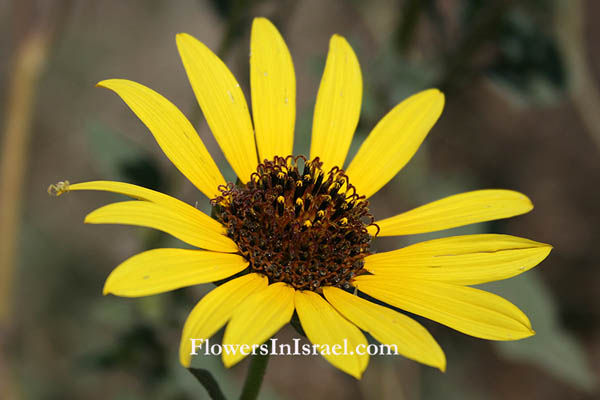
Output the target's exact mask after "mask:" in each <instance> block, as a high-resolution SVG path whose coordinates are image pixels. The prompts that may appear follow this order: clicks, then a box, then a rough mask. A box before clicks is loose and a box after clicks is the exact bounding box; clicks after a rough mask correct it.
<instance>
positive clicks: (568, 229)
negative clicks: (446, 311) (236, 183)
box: [0, 0, 600, 400]
mask: <svg viewBox="0 0 600 400" xmlns="http://www.w3.org/2000/svg"><path fill="white" fill-rule="evenodd" d="M255 16H265V17H268V18H270V19H271V20H272V21H274V22H275V24H276V25H277V26H278V28H279V29H280V31H281V33H282V35H283V36H284V38H285V39H286V41H287V44H288V46H289V48H290V51H291V54H292V57H293V60H294V64H295V68H296V75H297V86H298V89H297V104H298V112H297V123H296V142H295V152H296V153H297V154H308V149H309V136H310V128H311V124H312V111H313V107H314V101H315V96H316V93H317V89H318V84H319V81H320V76H321V73H322V70H323V66H324V63H325V57H326V53H327V48H328V41H329V38H330V36H331V35H332V34H333V33H339V34H341V35H343V36H345V37H347V38H348V40H349V41H350V43H351V44H352V46H353V48H354V49H355V51H356V53H357V55H358V58H359V60H360V62H361V67H362V71H363V77H364V78H363V80H364V86H365V88H364V100H363V110H362V116H361V120H360V124H359V127H358V131H357V134H356V137H355V143H353V146H352V152H355V151H356V149H357V147H358V145H359V144H360V143H361V141H362V140H363V139H364V137H365V136H366V134H367V133H368V132H369V130H370V129H371V128H372V127H373V126H374V124H375V123H376V122H377V121H378V120H379V119H380V118H381V117H382V116H383V115H384V114H385V113H386V112H387V111H389V110H390V109H391V108H392V107H393V106H394V105H395V104H397V103H398V102H400V101H401V100H402V99H404V98H406V97H407V96H408V95H410V94H412V93H414V92H416V91H418V90H421V89H424V88H428V87H439V88H441V89H442V90H444V92H445V93H446V104H447V105H446V108H445V110H444V113H443V115H442V117H441V119H440V121H439V122H438V123H437V125H436V126H435V127H434V129H433V130H432V132H431V133H430V135H429V137H428V139H427V140H426V141H425V144H424V145H423V146H422V147H421V149H420V150H419V152H418V153H417V155H416V156H415V158H414V159H413V160H412V161H411V163H410V164H409V165H408V166H407V167H406V168H405V169H404V170H403V171H402V172H401V173H400V174H399V175H398V176H397V177H396V178H395V179H394V180H393V181H391V183H390V184H388V185H387V186H386V187H385V188H384V189H383V190H382V191H380V192H379V193H378V194H377V195H376V196H374V197H373V199H372V210H374V213H375V216H376V217H377V218H382V217H387V216H391V215H393V214H395V213H398V212H400V211H403V210H408V209H410V208H412V207H415V206H417V205H420V204H423V203H425V202H428V201H432V200H436V199H438V198H441V197H444V196H447V195H451V194H455V193H459V192H463V191H467V190H474V189H483V188H506V189H515V190H518V191H521V192H523V193H525V194H527V195H528V196H530V197H531V199H532V200H533V202H534V204H535V209H534V211H532V212H531V213H529V214H527V215H524V216H521V217H518V218H513V219H509V220H504V221H498V222H493V223H487V224H478V225H474V226H471V227H468V228H465V229H454V230H452V231H449V232H441V233H438V234H436V235H419V236H415V237H410V238H392V239H389V238H388V239H386V240H380V241H378V242H377V244H376V248H377V249H378V250H379V251H384V250H389V249H392V248H394V247H398V246H402V245H405V244H407V243H411V242H414V241H420V240H424V239H429V238H432V237H438V236H445V235H448V234H463V233H473V232H496V233H507V234H513V235H517V236H523V237H527V238H531V239H534V240H537V241H541V242H547V243H551V244H552V245H554V247H555V249H554V251H553V252H552V254H551V255H550V257H549V258H548V259H547V260H546V261H544V262H543V263H542V264H541V265H540V266H539V267H538V268H536V269H535V270H533V271H531V272H529V273H527V274H525V275H523V276H520V277H517V278H514V279H511V280H508V281H503V282H498V283H495V284H493V285H485V288H486V289H488V290H491V291H494V292H496V293H499V294H501V295H503V296H505V297H506V298H508V299H509V300H511V301H512V302H514V303H515V304H516V305H518V306H519V307H520V308H521V309H523V310H524V311H525V312H526V313H527V314H528V316H529V317H530V319H531V321H532V324H533V327H534V329H535V330H536V331H537V335H536V336H534V337H532V338H529V339H526V340H523V341H519V342H509V343H493V342H487V341H483V340H479V339H475V338H471V337H468V336H465V335H463V334H460V333H457V332H455V331H452V330H451V329H449V328H446V327H444V326H441V325H439V324H435V323H431V322H429V321H423V320H422V319H420V321H422V322H423V323H424V324H425V325H426V326H427V327H428V328H429V329H430V331H431V332H432V333H433V335H434V336H435V337H436V338H437V339H438V341H439V342H440V344H441V345H442V347H443V348H444V350H445V351H446V354H447V358H448V370H447V372H446V373H440V372H439V371H437V370H434V369H431V368H428V367H424V366H421V365H419V364H417V363H414V362H411V361H407V360H405V359H403V358H402V357H384V356H380V357H372V358H371V361H370V365H369V367H368V369H367V371H366V373H365V374H364V377H363V379H362V380H361V381H356V380H354V379H353V378H351V377H350V376H348V375H345V374H343V373H342V372H340V371H339V370H337V369H335V368H333V367H331V366H330V365H329V364H328V363H326V362H325V361H324V359H322V358H319V357H271V361H270V365H269V368H268V369H267V374H266V378H265V384H264V391H263V396H262V398H265V399H306V398H313V399H333V398H344V399H451V400H452V399H457V400H458V399H461V400H463V399H466V400H470V399H528V400H531V399H597V398H600V397H599V396H600V391H599V389H598V376H599V373H600V291H599V290H598V288H599V287H600V268H599V267H600V265H599V261H598V260H599V259H600V246H599V245H598V239H600V208H599V205H600V189H599V188H598V184H599V183H600V157H599V154H600V94H599V93H600V92H599V86H598V85H599V79H600V25H598V24H595V21H596V20H597V17H598V16H600V2H597V1H592V0H588V1H584V0H526V1H518V2H517V1H508V0H489V1H484V0H421V1H419V0H396V1H392V0H377V1H369V2H364V1H358V0H355V1H343V0H332V1H319V0H306V1H293V0H287V1H285V0H284V1H275V0H247V1H243V0H226V1H218V0H212V1H211V0H180V1H167V0H144V1H143V0H135V1H134V0H130V1H103V2H99V1H85V0H55V1H44V0H39V1H35V0H14V1H10V0H0V31H1V34H0V94H1V95H0V129H1V133H0V135H1V136H0V140H1V141H0V154H1V157H2V158H1V161H0V218H1V219H0V398H1V399H107V398H108V399H128V400H129V399H132V400H133V399H198V398H200V399H202V398H208V397H207V395H206V392H205V391H204V389H203V388H202V387H201V386H200V385H199V384H198V382H196V381H195V379H194V378H193V377H192V375H191V374H190V373H189V372H188V371H187V370H186V369H184V368H182V367H181V366H180V365H179V363H178V360H177V350H178V346H179V337H180V332H181V329H182V327H183V323H184V321H185V318H186V316H187V313H188V312H189V311H190V310H191V309H192V307H193V306H194V304H195V303H196V302H197V301H198V299H199V298H200V297H201V296H202V295H203V294H204V293H206V292H207V291H208V290H209V289H210V288H211V285H203V286H199V287H192V288H187V289H182V290H178V291H176V292H173V293H169V294H163V295H157V296H152V297H148V298H139V299H124V298H117V297H113V296H107V297H104V296H102V286H103V284H104V280H105V278H106V277H107V276H108V274H109V273H110V271H111V270H112V269H113V268H114V267H115V266H116V265H118V264H119V263H120V262H121V261H123V260H125V259H126V258H128V257H130V256H131V255H133V254H135V253H138V252H140V251H143V250H145V249H149V248H155V247H159V246H181V245H182V244H181V243H178V242H177V241H175V240H174V239H172V238H170V237H167V236H166V235H162V234H159V233H156V232H151V231H149V230H147V229H142V228H134V227H126V226H91V225H84V224H83V218H84V216H85V215H86V214H87V213H88V212H89V211H91V210H93V209H95V208H96V207H98V206H100V205H103V204H106V203H108V202H111V201H113V200H115V198H116V196H113V195H109V194H105V193H97V192H90V193H83V192H78V193H70V194H67V195H64V196H61V197H60V198H55V197H50V196H48V195H47V193H46V188H47V187H48V185H49V184H51V183H55V182H57V181H59V180H65V179H68V180H70V181H71V182H79V181H86V180H95V179H114V180H122V181H127V182H131V183H136V184H139V185H142V186H146V187H150V188H154V189H157V190H161V191H164V192H166V193H169V194H171V195H174V196H176V197H179V198H181V199H184V200H185V201H187V202H189V203H191V204H196V202H198V207H199V208H201V209H203V210H206V211H209V209H208V201H207V199H206V198H204V197H203V195H201V194H200V193H198V192H196V191H195V190H194V189H193V187H192V185H191V184H189V183H188V182H187V181H186V180H185V179H184V178H183V177H182V176H181V175H180V174H179V172H178V171H177V170H176V169H175V168H174V167H173V166H172V165H170V163H169V162H168V160H167V159H166V157H165V156H164V155H163V154H162V152H161V151H160V149H159V147H158V146H157V145H156V143H155V142H154V140H153V138H152V137H151V135H150V134H149V133H148V131H147V130H146V128H145V127H144V126H143V125H142V124H141V123H140V122H139V121H138V120H137V119H136V117H135V116H134V115H133V114H132V113H131V112H130V111H129V109H128V108H127V107H126V106H125V105H124V104H123V103H122V102H121V101H120V100H119V99H118V98H117V97H116V96H115V95H114V94H111V93H109V92H108V91H104V90H101V89H96V88H94V84H95V83H96V82H98V81H100V80H102V79H106V78H128V79H132V80H135V81H138V82H140V83H143V84H145V85H147V86H150V87H151V88H153V89H155V90H157V91H158V92H160V93H161V94H163V95H165V96H166V97H167V98H169V99H170V100H171V101H173V102H174V103H175V104H176V105H177V106H178V107H179V108H180V109H181V110H182V111H183V112H184V113H185V114H186V115H187V116H188V117H189V118H190V120H191V121H192V122H193V124H194V125H195V126H196V127H197V129H198V132H199V134H200V135H201V137H202V139H203V140H204V142H205V143H206V145H207V147H208V148H209V151H210V152H211V153H212V154H213V155H214V157H215V159H216V160H217V163H218V165H219V166H220V167H221V170H222V171H223V173H224V175H225V176H226V178H228V179H233V176H234V175H233V172H232V171H231V170H230V169H228V168H229V167H228V165H227V163H226V162H225V160H224V157H223V155H222V153H221V152H220V150H219V149H218V147H217V146H216V143H215V141H214V139H213V138H212V136H211V134H210V132H209V130H208V128H207V125H206V122H205V121H204V118H203V116H202V114H201V112H200V110H199V108H198V106H197V103H196V101H195V99H194V96H193V93H192V91H191V88H190V87H189V85H188V82H187V78H186V76H185V73H184V70H183V67H182V65H181V63H180V60H179V56H178V54H177V50H176V46H175V34H176V33H177V32H187V33H190V34H192V35H194V36H196V37H197V38H198V39H200V40H201V41H202V42H204V43H206V44H207V45H208V46H209V47H210V48H212V49H213V50H214V51H215V52H217V53H218V54H219V55H220V56H221V57H223V58H224V59H225V60H226V62H227V64H228V65H229V66H230V68H231V69H232V71H233V72H234V74H235V75H236V77H237V79H238V81H239V82H240V84H241V85H242V87H243V88H244V90H245V93H246V98H247V100H248V101H249V91H248V88H249V84H248V83H249V77H248V52H249V33H250V26H251V22H252V18H253V17H255ZM348 159H350V157H349V158H348ZM220 335H222V332H220V333H219V334H218V335H217V336H216V338H215V340H219V339H218V338H219V337H220ZM296 336H297V334H296V332H295V331H294V330H293V329H292V328H291V327H289V326H288V327H286V328H284V329H283V330H282V331H281V332H279V333H278V335H277V337H278V338H280V340H291V338H293V337H296ZM247 364H248V363H247V361H245V362H243V363H241V364H240V365H239V366H236V367H234V368H232V369H231V370H225V369H224V368H223V366H222V364H221V362H220V360H219V359H218V357H197V359H196V360H195V364H194V365H195V366H197V367H201V368H206V369H209V370H210V371H211V372H213V374H214V375H215V377H216V378H217V380H218V381H219V383H220V384H221V386H222V388H223V389H224V391H225V392H226V393H227V394H228V395H229V396H232V397H235V396H237V394H238V393H239V390H240V388H241V385H242V381H243V377H244V376H245V370H246V368H247Z"/></svg>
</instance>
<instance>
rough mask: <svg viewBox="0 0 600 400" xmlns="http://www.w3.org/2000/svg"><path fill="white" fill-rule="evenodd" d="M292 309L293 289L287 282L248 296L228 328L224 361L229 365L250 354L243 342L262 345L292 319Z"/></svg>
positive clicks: (250, 346)
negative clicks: (241, 347) (243, 348)
mask: <svg viewBox="0 0 600 400" xmlns="http://www.w3.org/2000/svg"><path fill="white" fill-rule="evenodd" d="M293 313H294V289H293V288H292V287H291V286H289V285H287V284H286V283H283V282H278V283H274V284H272V285H269V286H268V287H267V288H266V289H264V290H261V291H260V292H257V293H255V294H253V295H252V296H250V297H248V298H247V299H246V300H245V301H244V303H243V304H242V305H241V306H240V307H239V308H238V309H237V310H236V311H235V313H234V314H233V316H232V317H231V321H230V322H229V324H227V328H225V335H224V336H223V356H222V357H223V364H225V366H226V367H227V368H229V367H231V366H232V365H234V364H236V363H238V362H240V361H241V360H242V359H243V358H244V357H246V356H247V355H248V354H247V350H244V351H246V354H244V351H240V350H241V349H240V346H243V345H247V346H248V347H249V348H250V351H252V346H255V347H256V346H259V345H261V344H262V343H263V342H264V341H265V340H267V339H269V338H270V337H271V336H273V335H274V334H275V333H277V331H278V330H279V329H281V327H282V326H283V325H285V324H287V323H288V322H290V319H291V318H292V314H293ZM228 348H229V349H230V350H229V351H228ZM235 348H237V350H231V349H235Z"/></svg>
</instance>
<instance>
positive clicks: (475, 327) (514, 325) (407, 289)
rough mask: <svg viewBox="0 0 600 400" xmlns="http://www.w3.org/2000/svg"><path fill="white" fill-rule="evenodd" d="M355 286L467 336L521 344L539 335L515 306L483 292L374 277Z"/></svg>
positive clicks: (379, 298)
mask: <svg viewBox="0 0 600 400" xmlns="http://www.w3.org/2000/svg"><path fill="white" fill-rule="evenodd" d="M353 284H354V286H355V287H357V288H358V289H359V290H361V291H363V292H364V293H366V294H368V295H369V296H372V297H374V298H376V299H378V300H381V301H383V302H385V303H388V304H390V305H392V306H394V307H398V308H401V309H403V310H406V311H408V312H411V313H413V314H417V315H421V316H423V317H425V318H429V319H431V320H434V321H437V322H439V323H441V324H444V325H446V326H449V327H450V328H453V329H456V330H457V331H460V332H463V333H465V334H467V335H471V336H475V337H478V338H482V339H489V340H517V339H523V338H526V337H529V336H531V335H533V334H535V332H534V331H533V330H532V329H531V324H530V322H529V319H528V318H527V316H526V315H525V314H523V312H522V311H521V310H519V309H518V308H517V307H516V306H515V305H514V304H512V303H510V302H509V301H507V300H505V299H503V298H502V297H500V296H497V295H495V294H492V293H488V292H484V291H483V290H479V289H475V288H471V287H466V286H459V285H453V284H448V283H445V282H434V281H421V280H412V279H402V280H391V279H390V278H389V277H380V276H374V275H363V276H359V277H357V278H356V279H355V280H354V282H353Z"/></svg>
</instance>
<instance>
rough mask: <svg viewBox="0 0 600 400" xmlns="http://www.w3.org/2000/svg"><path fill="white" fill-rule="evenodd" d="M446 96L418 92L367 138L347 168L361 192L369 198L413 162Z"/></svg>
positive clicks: (376, 127) (401, 104) (433, 90)
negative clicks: (407, 164)
mask: <svg viewBox="0 0 600 400" xmlns="http://www.w3.org/2000/svg"><path fill="white" fill-rule="evenodd" d="M443 108H444V95H443V94H442V93H441V92H440V91H439V90H437V89H429V90H425V91H423V92H420V93H417V94H415V95H412V96H410V97H409V98H408V99H406V100H404V101H403V102H402V103H400V104H398V105H397V106H396V107H394V108H393V109H392V111H390V112H389V113H388V114H387V115H386V116H385V117H383V119H382V120H381V121H379V123H378V124H377V125H376V126H375V128H374V129H373V131H371V133H370V134H369V136H368V137H367V138H366V139H365V141H364V142H363V144H362V145H361V146H360V149H359V150H358V153H356V156H354V159H353V160H352V162H351V163H350V165H349V166H348V169H347V170H346V172H347V175H348V176H349V177H350V183H351V184H352V185H354V186H355V187H356V189H357V192H358V193H359V194H360V195H364V196H366V197H370V196H372V195H373V194H375V192H377V191H378V190H379V189H381V188H382V187H383V186H384V185H385V184H386V183H388V182H389V181H390V179H392V178H393V177H394V176H396V174H397V173H398V171H400V170H401V169H402V167H404V166H405V165H406V163H408V161H410V159H411V158H412V156H413V155H414V154H415V153H416V152H417V150H418V149H419V146H421V143H422V142H423V140H424V139H425V136H427V134H428V133H429V131H430V130H431V128H432V127H433V125H434V124H435V122H436V121H437V120H438V118H439V117H440V115H441V113H442V109H443Z"/></svg>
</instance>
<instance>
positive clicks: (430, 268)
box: [364, 234, 552, 285]
mask: <svg viewBox="0 0 600 400" xmlns="http://www.w3.org/2000/svg"><path fill="white" fill-rule="evenodd" d="M550 250H552V246H550V245H548V244H544V243H538V242H534V241H533V240H528V239H523V238H519V237H515V236H509V235H492V234H486V235H464V236H454V237H448V238H443V239H435V240H429V241H427V242H421V243H417V244H413V245H411V246H407V247H404V248H402V249H398V250H394V251H388V252H384V253H377V254H373V255H370V256H367V257H366V258H365V267H364V268H365V269H366V270H367V271H369V272H371V273H373V274H375V275H377V276H385V277H388V278H389V279H393V280H402V279H405V278H408V279H421V280H431V281H440V282H448V283H454V284H457V285H478V284H480V283H485V282H492V281H498V280H501V279H507V278H511V277H513V276H515V275H519V274H521V273H523V272H525V271H528V270H530V269H531V268H533V267H535V266H536V265H538V264H539V263H540V262H542V260H544V258H546V257H547V256H548V254H550Z"/></svg>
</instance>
